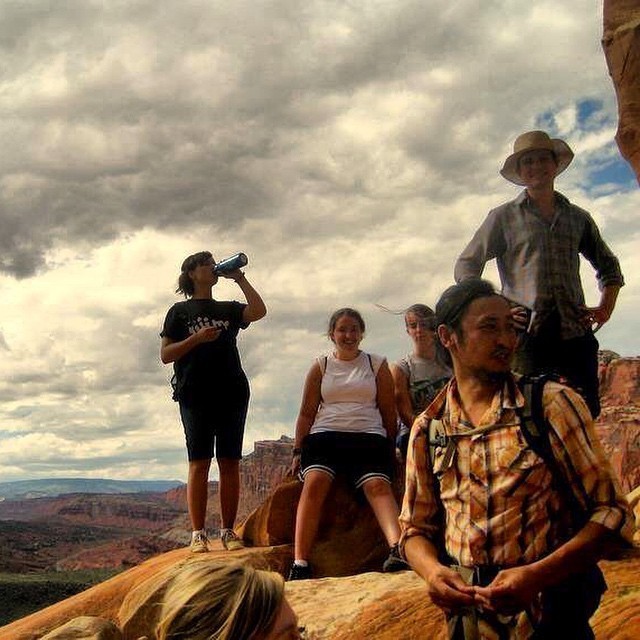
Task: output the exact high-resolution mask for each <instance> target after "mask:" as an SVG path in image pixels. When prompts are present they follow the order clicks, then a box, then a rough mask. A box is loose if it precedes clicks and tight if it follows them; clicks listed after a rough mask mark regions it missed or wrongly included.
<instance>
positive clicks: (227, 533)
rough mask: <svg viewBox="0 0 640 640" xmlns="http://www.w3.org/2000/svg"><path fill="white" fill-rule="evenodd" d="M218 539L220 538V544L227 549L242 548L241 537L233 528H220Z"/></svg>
mask: <svg viewBox="0 0 640 640" xmlns="http://www.w3.org/2000/svg"><path fill="white" fill-rule="evenodd" d="M220 540H222V546H223V547H224V548H225V549H226V550H227V551H237V550H238V549H244V542H243V540H242V538H240V537H239V536H238V534H237V533H236V532H235V531H234V530H233V529H222V531H220Z"/></svg>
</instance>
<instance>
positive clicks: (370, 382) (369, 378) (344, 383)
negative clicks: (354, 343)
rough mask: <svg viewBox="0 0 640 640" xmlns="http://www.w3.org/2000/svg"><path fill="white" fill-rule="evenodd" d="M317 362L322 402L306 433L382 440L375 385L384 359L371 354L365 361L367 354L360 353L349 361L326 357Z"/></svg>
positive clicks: (382, 430)
mask: <svg viewBox="0 0 640 640" xmlns="http://www.w3.org/2000/svg"><path fill="white" fill-rule="evenodd" d="M317 361H318V364H319V366H320V370H321V371H323V372H324V374H323V376H322V384H321V386H320V393H321V395H322V400H321V402H320V407H319V408H318V413H317V414H316V419H315V420H314V422H313V425H312V426H311V430H310V431H309V433H322V432H325V431H340V432H343V433H374V434H378V435H381V436H384V437H386V435H387V432H386V430H385V428H384V425H383V424H382V416H381V415H380V411H379V409H378V403H377V385H376V375H377V373H378V370H379V369H380V365H381V364H382V363H383V362H384V361H385V358H383V357H382V356H376V355H373V354H371V359H369V354H367V353H365V352H364V351H361V352H360V353H359V354H358V356H357V357H355V358H354V359H353V360H338V358H336V357H335V356H334V355H333V354H330V355H328V356H322V357H320V358H318V360H317ZM325 362H326V366H325Z"/></svg>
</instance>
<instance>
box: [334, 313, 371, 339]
mask: <svg viewBox="0 0 640 640" xmlns="http://www.w3.org/2000/svg"><path fill="white" fill-rule="evenodd" d="M343 316H349V317H350V318H353V319H354V320H355V321H356V322H357V323H358V326H359V327H360V331H362V333H364V330H365V326H364V320H363V318H362V316H361V315H360V312H359V311H356V310H355V309H352V308H351V307H342V308H341V309H338V310H337V311H334V312H333V313H332V314H331V317H330V318H329V329H328V331H327V335H328V336H329V337H331V334H332V333H333V332H334V330H335V328H336V324H337V323H338V320H340V318H342V317H343Z"/></svg>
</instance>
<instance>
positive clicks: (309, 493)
mask: <svg viewBox="0 0 640 640" xmlns="http://www.w3.org/2000/svg"><path fill="white" fill-rule="evenodd" d="M332 482H333V478H331V476H328V475H326V474H324V473H321V474H316V473H314V474H310V475H308V476H307V477H306V478H305V479H304V486H303V488H302V493H303V496H304V497H305V498H306V499H308V500H322V499H324V497H325V496H326V495H327V493H328V492H329V489H330V488H331V483H332Z"/></svg>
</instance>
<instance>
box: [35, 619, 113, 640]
mask: <svg viewBox="0 0 640 640" xmlns="http://www.w3.org/2000/svg"><path fill="white" fill-rule="evenodd" d="M41 640H122V633H121V632H120V629H118V627H117V626H116V625H115V624H114V623H113V622H111V620H105V619H104V618H98V617H94V616H81V617H79V618H74V619H73V620H70V621H69V622H67V624H64V625H62V626H61V627H58V628H57V629H54V630H53V631H52V632H51V633H47V634H46V635H44V636H42V638H41Z"/></svg>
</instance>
